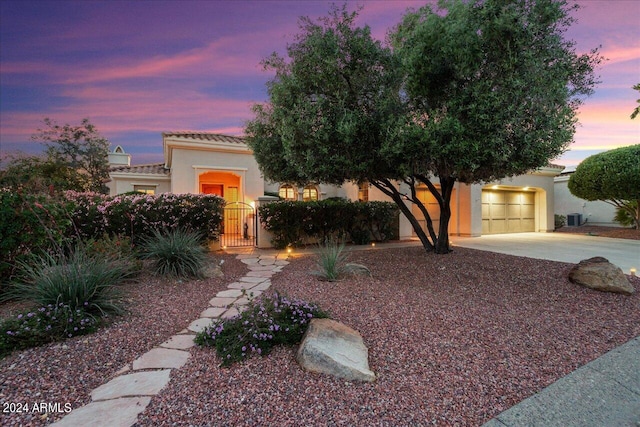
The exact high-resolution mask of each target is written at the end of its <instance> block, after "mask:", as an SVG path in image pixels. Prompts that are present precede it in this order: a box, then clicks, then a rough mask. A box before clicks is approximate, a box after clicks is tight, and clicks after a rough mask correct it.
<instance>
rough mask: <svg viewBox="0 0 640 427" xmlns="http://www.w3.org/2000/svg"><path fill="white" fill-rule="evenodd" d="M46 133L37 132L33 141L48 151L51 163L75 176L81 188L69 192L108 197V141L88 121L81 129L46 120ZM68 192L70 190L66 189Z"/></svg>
mask: <svg viewBox="0 0 640 427" xmlns="http://www.w3.org/2000/svg"><path fill="white" fill-rule="evenodd" d="M44 124H45V129H38V133H37V134H35V135H33V137H32V139H33V140H35V141H39V142H41V143H43V144H45V146H46V147H47V156H48V159H49V160H50V161H51V162H53V163H55V164H58V165H63V166H66V167H68V168H69V169H71V170H73V171H75V172H76V174H75V177H76V178H81V183H80V184H81V185H80V186H79V187H77V188H69V189H73V190H76V191H95V192H98V193H105V194H106V193H108V191H109V190H108V188H107V186H106V185H105V182H107V181H108V180H109V141H108V140H107V139H105V138H104V137H103V136H101V135H100V133H99V132H98V130H97V129H96V127H95V126H94V125H93V124H91V122H90V121H89V119H83V120H82V122H81V124H80V125H78V126H72V125H69V124H65V125H62V126H61V125H58V124H57V123H56V122H55V121H53V120H51V119H49V118H45V119H44ZM67 188H68V187H67Z"/></svg>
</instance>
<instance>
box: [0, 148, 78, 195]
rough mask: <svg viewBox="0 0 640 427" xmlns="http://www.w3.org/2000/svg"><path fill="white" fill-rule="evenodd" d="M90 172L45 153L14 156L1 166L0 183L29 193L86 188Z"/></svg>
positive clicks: (47, 192)
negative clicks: (85, 173)
mask: <svg viewBox="0 0 640 427" xmlns="http://www.w3.org/2000/svg"><path fill="white" fill-rule="evenodd" d="M86 185H87V179H86V176H83V175H82V174H80V173H79V172H77V171H76V170H75V169H72V168H70V167H68V166H67V165H65V164H62V163H60V162H56V161H54V160H52V159H50V158H46V157H42V156H12V157H10V158H7V159H6V165H4V166H3V168H2V169H1V170H0V187H2V188H11V189H14V190H20V191H23V192H25V193H29V194H51V193H54V192H58V191H65V190H75V191H85V190H86Z"/></svg>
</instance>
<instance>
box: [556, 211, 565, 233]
mask: <svg viewBox="0 0 640 427" xmlns="http://www.w3.org/2000/svg"><path fill="white" fill-rule="evenodd" d="M553 219H554V226H555V229H556V230H557V229H558V228H562V227H564V226H565V225H566V224H567V217H566V216H564V215H558V214H555V215H554V216H553Z"/></svg>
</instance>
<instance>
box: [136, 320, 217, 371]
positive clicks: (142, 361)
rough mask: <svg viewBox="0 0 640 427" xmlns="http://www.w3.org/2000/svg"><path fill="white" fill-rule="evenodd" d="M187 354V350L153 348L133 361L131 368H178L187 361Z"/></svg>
mask: <svg viewBox="0 0 640 427" xmlns="http://www.w3.org/2000/svg"><path fill="white" fill-rule="evenodd" d="M209 320H210V319H209ZM189 356H190V355H189V352H187V351H182V350H174V349H170V348H154V349H152V350H149V351H148V352H146V353H145V354H143V355H142V356H140V357H139V358H137V359H136V360H134V361H133V370H134V371H137V370H139V369H162V368H180V367H182V366H183V365H184V364H185V363H187V359H189Z"/></svg>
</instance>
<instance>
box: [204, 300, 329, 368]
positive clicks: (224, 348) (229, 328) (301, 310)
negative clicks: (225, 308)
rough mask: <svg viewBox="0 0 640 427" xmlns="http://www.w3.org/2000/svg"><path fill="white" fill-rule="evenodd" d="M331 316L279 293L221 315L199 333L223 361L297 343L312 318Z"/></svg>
mask: <svg viewBox="0 0 640 427" xmlns="http://www.w3.org/2000/svg"><path fill="white" fill-rule="evenodd" d="M323 317H328V316H327V314H326V313H325V312H323V311H322V310H320V308H318V306H317V305H315V304H309V303H307V302H304V301H301V300H295V299H289V298H287V297H285V296H283V295H281V294H279V293H277V292H276V293H275V294H274V295H272V296H262V297H259V298H257V299H255V300H253V301H251V302H250V303H249V305H248V307H247V309H246V310H245V311H243V312H242V313H240V314H238V315H236V316H235V317H232V318H230V319H220V320H217V321H215V322H213V323H212V324H211V325H210V326H208V327H206V328H205V329H204V330H203V331H202V332H199V333H198V334H197V335H196V338H195V342H196V344H198V345H200V346H209V347H215V348H216V352H217V354H218V355H219V356H220V357H221V358H222V365H223V366H228V365H231V364H232V363H233V362H238V361H241V360H244V359H245V358H247V357H249V356H251V355H253V354H258V355H261V356H265V355H267V354H269V352H270V351H271V349H272V348H273V347H274V346H275V345H278V344H297V343H299V342H300V340H301V339H302V336H303V335H304V333H305V332H306V331H307V328H308V327H309V322H310V321H311V319H312V318H323Z"/></svg>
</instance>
